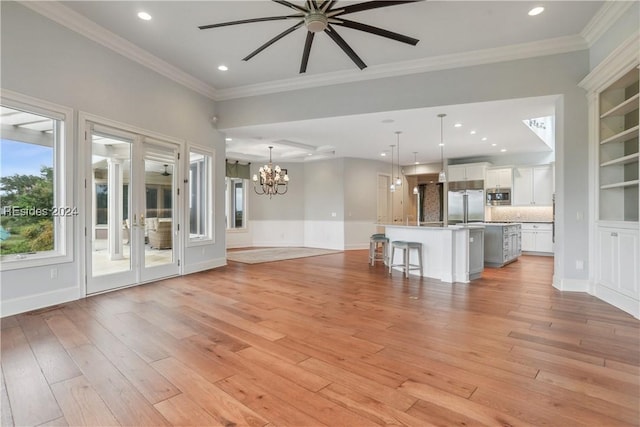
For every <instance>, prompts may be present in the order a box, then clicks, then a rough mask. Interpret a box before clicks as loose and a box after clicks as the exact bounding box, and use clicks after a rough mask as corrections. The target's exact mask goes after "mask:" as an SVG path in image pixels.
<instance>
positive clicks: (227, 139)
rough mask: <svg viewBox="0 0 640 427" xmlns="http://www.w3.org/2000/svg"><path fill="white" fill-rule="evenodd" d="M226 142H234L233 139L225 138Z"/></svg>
mask: <svg viewBox="0 0 640 427" xmlns="http://www.w3.org/2000/svg"><path fill="white" fill-rule="evenodd" d="M224 140H225V141H227V142H229V141H233V139H231V138H225V139H224Z"/></svg>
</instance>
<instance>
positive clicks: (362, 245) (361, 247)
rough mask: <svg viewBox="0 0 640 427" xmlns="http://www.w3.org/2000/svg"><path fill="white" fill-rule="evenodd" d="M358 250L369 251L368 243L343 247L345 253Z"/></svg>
mask: <svg viewBox="0 0 640 427" xmlns="http://www.w3.org/2000/svg"><path fill="white" fill-rule="evenodd" d="M360 249H369V243H368V242H367V243H352V244H350V245H345V247H344V250H345V251H355V250H360Z"/></svg>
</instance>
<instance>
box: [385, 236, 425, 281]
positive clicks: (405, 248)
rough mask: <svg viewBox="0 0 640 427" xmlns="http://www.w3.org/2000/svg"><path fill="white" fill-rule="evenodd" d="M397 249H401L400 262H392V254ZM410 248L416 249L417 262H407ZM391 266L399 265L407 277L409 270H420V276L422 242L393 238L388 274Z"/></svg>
mask: <svg viewBox="0 0 640 427" xmlns="http://www.w3.org/2000/svg"><path fill="white" fill-rule="evenodd" d="M396 248H397V249H402V263H401V264H393V256H394V255H395V252H396ZM411 249H417V250H418V264H411V263H409V258H410V257H411ZM393 267H400V269H401V270H402V271H404V275H405V277H407V278H408V277H409V270H420V276H422V243H418V242H405V241H404V240H395V241H393V242H392V243H391V258H389V274H391V269H392V268H393Z"/></svg>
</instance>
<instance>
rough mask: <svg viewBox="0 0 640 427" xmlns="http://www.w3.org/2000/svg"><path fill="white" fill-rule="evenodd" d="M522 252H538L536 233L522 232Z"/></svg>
mask: <svg viewBox="0 0 640 427" xmlns="http://www.w3.org/2000/svg"><path fill="white" fill-rule="evenodd" d="M522 250H523V251H527V252H534V251H535V250H536V232H535V231H525V230H522Z"/></svg>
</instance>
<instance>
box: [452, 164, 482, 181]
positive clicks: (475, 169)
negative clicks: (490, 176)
mask: <svg viewBox="0 0 640 427" xmlns="http://www.w3.org/2000/svg"><path fill="white" fill-rule="evenodd" d="M487 166H489V163H467V164H464V165H449V167H448V176H447V180H448V181H449V182H457V181H477V180H484V178H485V172H486V170H487Z"/></svg>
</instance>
